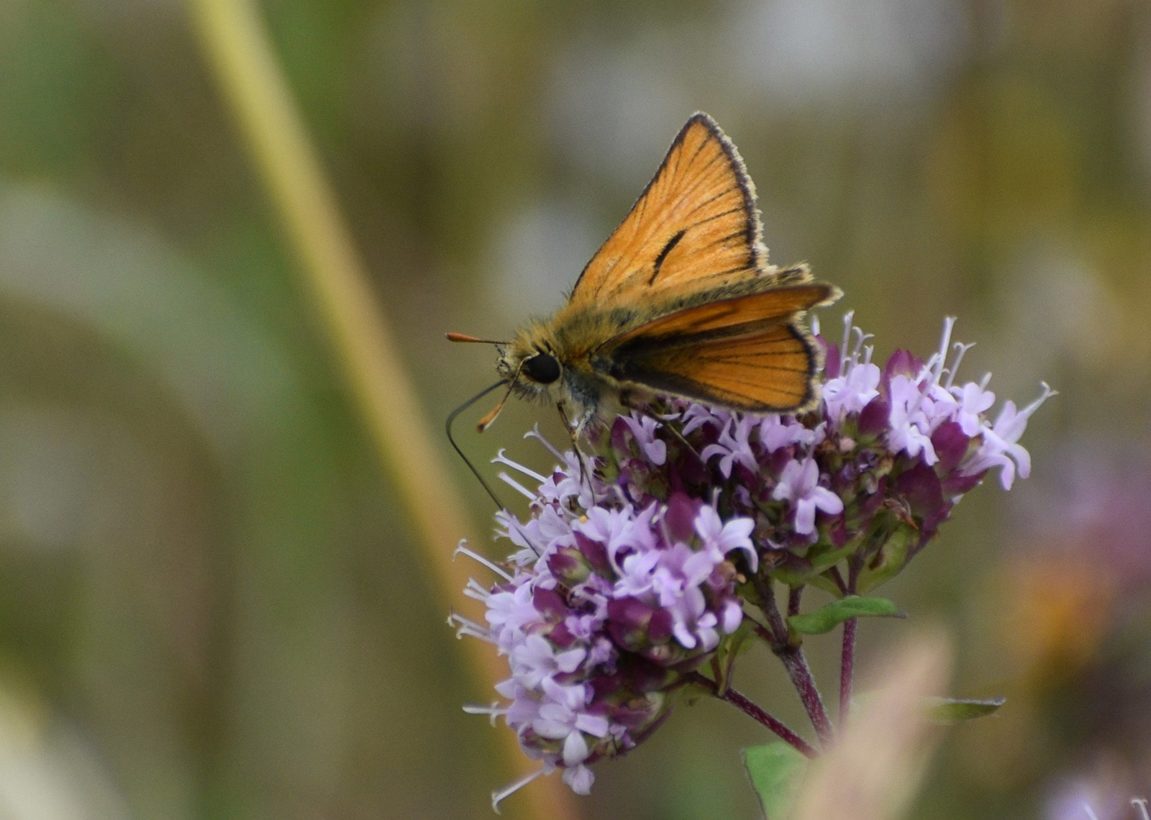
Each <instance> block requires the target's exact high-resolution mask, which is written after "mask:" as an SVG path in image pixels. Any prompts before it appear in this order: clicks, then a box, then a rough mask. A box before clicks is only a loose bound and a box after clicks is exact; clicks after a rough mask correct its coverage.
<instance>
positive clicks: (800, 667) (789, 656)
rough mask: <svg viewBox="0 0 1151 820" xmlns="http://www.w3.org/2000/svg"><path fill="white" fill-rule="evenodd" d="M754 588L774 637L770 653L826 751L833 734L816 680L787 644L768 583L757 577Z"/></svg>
mask: <svg viewBox="0 0 1151 820" xmlns="http://www.w3.org/2000/svg"><path fill="white" fill-rule="evenodd" d="M755 586H756V590H757V591H758V592H759V598H760V608H761V609H763V613H764V615H766V616H767V625H768V628H769V630H770V631H771V633H772V634H773V641H772V645H771V650H772V652H774V653H775V654H776V656H777V657H778V658H779V659H780V660H781V661H782V662H783V667H784V668H785V669H786V670H787V674H788V677H790V678H791V684H792V686H794V687H795V691H796V692H798V693H799V699H800V701H801V702H802V703H803V708H804V709H805V710H806V711H807V716H808V718H809V719H810V720H811V725H812V726H814V727H815V734H816V735H817V736H818V737H819V745H820V746H823V747H824V748H826V747H827V746H829V745H830V744H831V741H832V739H833V737H834V734H835V733H834V732H833V731H832V728H831V719H830V718H828V716H827V709H826V708H825V707H824V705H823V698H821V697H820V695H819V688H818V687H817V686H816V685H815V678H814V677H812V674H811V667H810V666H809V665H808V663H807V657H806V656H805V655H804V654H803V646H802V645H801V644H799V643H792V641H791V640H790V631H789V630H788V628H787V622H786V621H784V619H783V616H782V615H781V614H780V612H779V607H778V606H776V603H775V593H774V591H773V590H772V588H771V582H770V581H767V580H764V579H760V578H758V577H757V578H756V579H755Z"/></svg>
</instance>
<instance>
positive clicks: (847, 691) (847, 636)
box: [839, 618, 859, 727]
mask: <svg viewBox="0 0 1151 820" xmlns="http://www.w3.org/2000/svg"><path fill="white" fill-rule="evenodd" d="M858 625H859V619H858V618H848V619H847V620H846V621H844V622H843V651H842V652H841V654H840V662H839V724H840V726H841V727H842V726H843V724H844V722H845V721H846V720H847V714H848V712H850V711H851V690H852V684H853V682H854V677H855V628H856V627H857V626H858Z"/></svg>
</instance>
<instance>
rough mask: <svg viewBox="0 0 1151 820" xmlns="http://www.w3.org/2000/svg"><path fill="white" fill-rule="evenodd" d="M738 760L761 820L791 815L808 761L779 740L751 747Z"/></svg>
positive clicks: (773, 819) (772, 819)
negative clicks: (757, 804) (761, 817)
mask: <svg viewBox="0 0 1151 820" xmlns="http://www.w3.org/2000/svg"><path fill="white" fill-rule="evenodd" d="M740 756H741V757H742V758H743V768H744V770H745V771H746V772H747V776H748V777H749V778H751V786H752V788H754V789H755V793H756V796H757V797H758V798H759V807H760V808H761V809H762V810H763V815H764V817H766V818H768V820H781V818H786V817H787V816H788V815H789V814H791V810H792V808H793V807H794V805H795V801H796V798H797V797H798V796H799V787H800V786H801V785H802V783H803V778H804V776H805V775H806V774H807V764H808V762H809V761H808V759H807V758H806V757H804V756H803V755H802V754H801V753H800V752H798V751H796V749H795V747H793V746H791V745H790V744H787V743H784V742H783V741H782V740H779V741H776V742H774V743H765V744H764V745H762V746H750V747H748V748H746V749H743V750H742V751H741V752H740Z"/></svg>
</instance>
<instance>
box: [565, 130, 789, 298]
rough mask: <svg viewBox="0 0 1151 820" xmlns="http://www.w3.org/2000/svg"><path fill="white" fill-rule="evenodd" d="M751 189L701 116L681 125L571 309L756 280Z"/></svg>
mask: <svg viewBox="0 0 1151 820" xmlns="http://www.w3.org/2000/svg"><path fill="white" fill-rule="evenodd" d="M760 233H761V230H760V224H759V217H758V215H757V213H756V210H755V188H754V185H753V184H752V182H751V179H750V178H749V177H748V175H747V171H746V170H745V169H744V165H743V160H742V159H741V158H740V156H739V153H738V152H737V151H736V149H735V146H734V145H732V143H731V141H730V140H729V139H728V138H727V137H726V136H725V135H724V133H723V132H722V131H721V130H720V128H719V126H718V125H716V124H715V121H714V120H712V119H711V117H709V116H708V115H707V114H703V113H699V114H695V115H694V116H692V118H691V119H689V120H688V121H687V124H686V125H684V127H683V129H682V130H680V132H679V135H678V136H677V137H676V138H675V140H674V141H673V142H672V145H671V148H670V149H668V153H667V156H666V157H664V160H663V163H662V164H661V165H660V167H659V170H658V171H656V174H655V176H654V177H653V178H652V180H651V182H649V183H648V185H647V188H645V189H644V192H643V193H642V194H641V195H640V197H639V199H638V200H636V203H635V205H633V206H632V209H631V211H630V212H629V213H628V215H627V216H626V217H625V218H624V220H623V222H622V223H621V224H620V226H619V227H618V228H616V230H615V232H614V233H612V235H611V236H610V237H608V239H607V241H606V242H604V244H603V246H602V247H600V249H599V251H597V252H596V254H595V256H593V257H592V259H591V261H590V262H588V263H587V266H586V267H585V268H584V270H583V273H581V274H580V278H579V280H578V281H577V282H576V285H575V288H574V289H573V290H572V293H571V297H570V299H569V304H570V305H572V306H573V307H578V306H579V305H581V304H582V303H596V304H599V305H604V304H609V303H611V304H614V303H617V302H619V301H626V300H628V299H633V298H639V297H640V294H639V293H637V291H641V292H642V297H643V298H653V297H654V298H658V297H659V296H660V295H661V292H664V291H668V292H671V291H673V290H683V289H684V287H685V286H687V285H690V290H691V291H696V290H699V289H711V288H714V287H718V286H720V285H723V284H725V283H729V282H732V281H737V280H740V279H745V278H748V277H749V276H757V275H761V274H762V273H763V272H765V269H766V262H767V260H766V256H767V253H766V250H765V249H764V248H763V245H762V243H761V238H760Z"/></svg>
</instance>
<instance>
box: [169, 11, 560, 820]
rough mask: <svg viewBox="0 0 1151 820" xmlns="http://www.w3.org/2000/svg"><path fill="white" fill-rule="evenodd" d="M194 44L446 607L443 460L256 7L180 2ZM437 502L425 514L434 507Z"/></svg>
mask: <svg viewBox="0 0 1151 820" xmlns="http://www.w3.org/2000/svg"><path fill="white" fill-rule="evenodd" d="M189 6H190V8H191V11H192V16H193V18H194V22H195V28H196V34H197V36H198V38H199V44H200V47H201V49H202V51H203V53H204V58H205V60H206V62H207V64H208V67H209V69H210V70H211V71H212V72H213V74H214V75H215V79H216V81H217V82H218V83H219V86H220V90H221V92H222V94H223V96H224V97H225V100H226V102H227V103H228V104H229V105H230V107H231V113H232V115H233V116H234V117H235V119H236V121H237V124H238V126H239V129H240V132H241V136H242V138H243V140H244V144H245V146H246V148H247V150H248V152H249V154H250V156H251V158H252V161H253V163H254V165H255V167H256V169H257V171H258V172H259V174H260V176H261V178H262V180H263V182H264V184H265V186H266V187H267V189H268V194H269V197H270V199H271V201H272V204H273V206H274V207H275V208H276V210H277V212H278V214H279V217H280V219H281V221H282V223H283V228H284V235H285V237H286V239H287V241H288V242H289V243H290V245H291V247H292V249H293V251H294V252H295V253H296V255H297V256H298V257H299V258H300V260H301V264H300V266H299V269H298V271H299V273H300V275H301V276H302V277H303V280H304V285H305V287H306V288H307V289H308V291H309V294H310V296H311V302H312V304H314V305H315V307H316V311H317V314H318V316H319V318H320V319H321V321H322V323H323V326H324V328H326V330H327V333H328V337H329V338H328V342H329V344H330V345H331V349H332V354H333V358H334V359H335V360H336V363H337V365H338V366H339V368H340V370H341V372H342V374H343V376H344V379H345V381H346V383H347V385H348V389H349V392H350V394H351V396H352V399H353V401H354V402H355V404H356V406H357V407H358V409H359V412H360V415H361V418H362V419H363V420H364V422H365V424H366V426H367V429H368V431H369V433H370V434H371V437H372V440H373V441H374V442H375V444H376V448H377V451H378V454H379V456H380V459H381V461H382V462H383V465H384V468H385V470H386V471H387V473H388V475H389V477H390V479H391V481H392V482H393V485H394V486H395V488H396V491H397V494H398V497H399V500H400V503H401V506H402V509H403V510H404V511H405V513H406V514H407V516H408V519H409V521H410V522H411V525H412V527H413V528H414V529H415V531H416V533H417V535H418V537H419V540H420V542H421V543H422V544H423V545H424V547H425V548H424V550H423V554H422V558H423V561H422V564H421V566H422V569H423V571H424V572H425V574H426V575H427V576H428V577H429V585H430V586H431V587H433V588H434V589H436V590H437V591H438V594H439V596H440V598H441V599H442V600H443V601H444V602H445V603H444V607H443V608H444V609H445V610H447V609H448V608H449V605H448V603H447V602H449V601H451V600H453V599H454V598H455V597H456V596H457V595H458V593H459V590H461V589H463V587H464V586H465V584H466V583H467V574H468V572H467V567H466V566H465V565H464V564H454V563H453V562H452V560H451V555H452V548H453V547H454V546H455V544H456V542H457V541H458V540H459V538H460V536H461V535H463V534H464V533H467V532H471V531H474V530H473V527H472V526H470V524H469V522H468V521H467V520H466V519H465V517H464V515H463V514H462V513H461V510H463V509H464V504H463V501H462V499H461V498H460V496H459V494H458V492H457V490H456V489H455V484H454V483H453V482H452V481H451V480H450V478H449V473H448V470H447V469H446V467H445V464H444V461H443V458H442V456H441V451H440V450H439V449H438V448H437V447H435V446H434V444H433V439H432V435H431V432H430V430H429V428H428V426H427V425H426V424H424V419H425V418H426V414H425V413H424V412H422V410H421V408H420V407H419V404H418V402H417V399H416V394H415V389H414V387H413V385H412V381H411V379H410V378H409V377H408V373H407V370H406V369H405V367H404V365H403V363H402V362H401V360H400V357H399V351H398V348H397V346H396V344H395V340H394V338H393V335H392V333H391V330H390V328H389V327H388V325H387V323H386V321H385V317H384V315H383V314H382V312H381V311H380V310H379V306H378V304H377V303H376V299H375V297H374V295H373V294H372V292H371V290H370V288H369V287H368V284H367V276H366V275H365V272H364V268H363V265H362V264H361V262H360V260H359V258H358V256H357V253H356V251H355V249H354V245H353V243H352V240H351V236H350V234H349V232H348V229H347V227H346V226H345V224H344V222H343V220H342V218H341V216H340V212H339V207H338V206H337V202H336V197H335V195H334V194H333V192H332V190H331V188H330V187H329V186H328V184H327V181H326V179H325V177H324V173H323V171H322V170H321V167H320V163H319V160H318V159H317V157H316V153H315V150H314V149H313V147H312V145H311V143H310V141H309V139H308V135H307V133H306V130H305V128H304V125H303V122H302V120H301V118H300V115H299V112H298V111H297V109H296V106H295V103H294V101H293V99H292V96H291V93H290V91H289V89H288V87H287V84H286V82H285V80H284V77H283V73H282V71H281V70H280V66H279V64H278V62H277V60H276V57H275V55H274V54H273V53H272V50H271V47H270V45H269V40H268V37H267V33H266V31H265V30H264V27H263V25H262V21H261V20H260V18H259V14H258V11H257V8H256V4H255V3H254V2H253V0H189ZM433 501H434V503H433ZM459 645H460V648H461V650H462V651H463V653H464V655H465V658H466V661H467V664H468V666H469V667H470V669H471V670H472V673H473V675H474V676H475V677H477V678H479V679H482V680H484V681H486V682H487V684H488V685H492V684H494V683H495V682H496V681H498V680H501V679H502V678H503V677H505V676H506V674H507V669H506V667H504V668H502V670H501V667H500V661H499V658H498V656H497V655H496V654H495V653H494V652H492V651H490V647H489V646H488V645H487V644H485V643H483V642H481V641H463V642H461V643H460V644H459ZM498 737H499V741H498V742H500V743H502V744H503V747H502V752H503V754H504V757H505V758H506V760H507V766H508V768H510V769H514V770H515V771H517V772H518V773H520V774H522V773H526V772H527V771H529V768H530V769H532V770H534V769H535V766H534V764H531V762H530V761H529V760H528V759H527V758H526V757H524V755H523V754H522V752H521V751H520V749H519V744H518V742H517V740H516V738H515V735H514V734H513V733H511V732H502V733H500V734H499V735H498ZM524 797H525V802H526V803H527V804H528V805H527V806H525V807H524V813H525V814H530V815H533V816H536V817H549V818H553V817H554V818H561V817H575V816H577V812H576V811H575V808H574V804H573V801H572V798H571V795H570V793H569V792H568V791H567V789H566V788H565V787H564V786H563V784H562V782H561V781H560V780H559V779H558V778H542V779H541V781H540V782H539V783H538V784H537V785H536V786H535V787H533V788H532V789H529V790H527V791H526V792H525V793H524Z"/></svg>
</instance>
